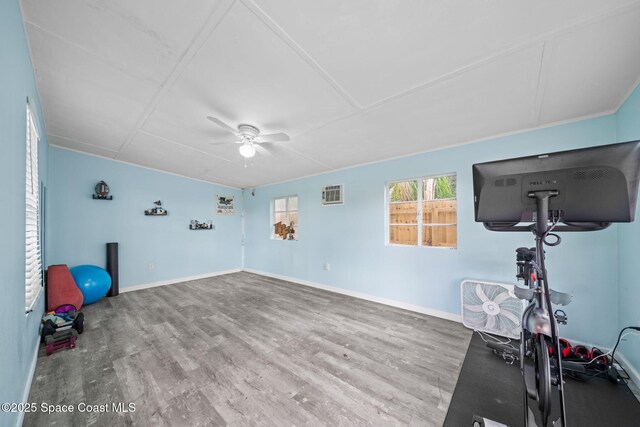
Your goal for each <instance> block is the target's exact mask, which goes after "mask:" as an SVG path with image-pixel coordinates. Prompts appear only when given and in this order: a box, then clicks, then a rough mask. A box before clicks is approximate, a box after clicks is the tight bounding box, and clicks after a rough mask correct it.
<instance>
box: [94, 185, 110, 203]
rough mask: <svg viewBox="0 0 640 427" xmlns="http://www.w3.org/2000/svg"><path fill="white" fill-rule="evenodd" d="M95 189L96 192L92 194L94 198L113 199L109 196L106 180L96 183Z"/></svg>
mask: <svg viewBox="0 0 640 427" xmlns="http://www.w3.org/2000/svg"><path fill="white" fill-rule="evenodd" d="M95 191H96V194H93V195H92V197H93V199H94V200H113V196H109V186H108V185H107V183H106V182H104V181H100V182H99V183H97V184H96V188H95Z"/></svg>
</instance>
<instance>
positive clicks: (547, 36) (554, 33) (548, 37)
mask: <svg viewBox="0 0 640 427" xmlns="http://www.w3.org/2000/svg"><path fill="white" fill-rule="evenodd" d="M638 6H640V0H635V1H633V2H631V3H627V4H625V5H623V6H620V7H618V8H616V9H612V10H610V11H608V13H605V14H602V15H592V16H589V17H587V18H585V19H583V20H581V21H576V22H573V23H571V24H568V25H566V26H564V27H562V28H558V29H555V30H550V31H547V32H545V33H543V34H540V35H539V36H537V37H535V38H534V39H531V40H527V41H524V42H521V43H519V44H516V45H514V46H510V47H508V48H505V49H503V50H501V51H498V52H497V53H495V54H492V55H491V56H488V57H485V58H483V59H479V60H477V61H476V62H473V63H471V64H467V65H463V66H461V67H459V68H457V69H455V70H453V71H451V72H449V73H447V74H443V75H441V76H438V77H436V78H434V79H431V80H429V81H426V82H423V83H420V84H418V85H417V86H414V87H412V88H410V89H407V90H406V91H404V92H401V93H398V94H395V95H392V96H389V97H387V98H383V99H381V100H378V101H376V102H373V103H371V104H368V105H366V106H363V111H367V109H369V108H375V107H379V106H382V105H385V104H387V103H389V102H393V101H395V100H396V99H400V98H403V97H405V96H408V95H411V94H413V93H415V92H418V91H420V90H421V89H425V88H428V87H431V86H435V85H437V84H440V83H442V82H444V81H446V80H449V79H451V78H453V77H457V76H458V75H460V74H464V73H466V72H467V71H472V70H474V69H476V68H479V67H481V66H483V65H487V64H489V63H491V62H494V61H497V60H499V59H502V58H504V57H507V56H509V55H511V54H513V53H516V52H518V51H521V50H524V49H526V48H529V47H531V46H535V45H536V44H539V43H542V42H546V41H553V40H554V39H555V38H557V37H559V36H561V35H564V34H565V33H569V32H572V31H575V30H576V29H578V28H580V27H583V26H587V25H591V24H593V23H596V22H599V21H604V20H605V19H609V18H611V17H613V16H616V15H619V14H621V13H623V12H626V11H627V10H628V9H634V8H636V7H638Z"/></svg>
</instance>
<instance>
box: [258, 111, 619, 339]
mask: <svg viewBox="0 0 640 427" xmlns="http://www.w3.org/2000/svg"><path fill="white" fill-rule="evenodd" d="M427 137H428V135H427ZM614 140H615V117H613V116H607V117H601V118H598V119H593V120H588V121H581V122H577V123H573V124H567V125H563V126H557V127H552V128H547V129H542V130H537V131H533V132H527V133H522V134H518V135H513V136H508V137H503V138H498V139H494V140H490V141H484V142H479V143H474V144H468V145H464V146H460V147H456V148H451V149H446V150H440V151H434V152H430V153H425V154H422V155H417V156H412V157H408V158H403V159H398V160H393V161H386V162H383V163H378V164H373V165H368V166H363V167H358V168H353V169H348V170H343V171H338V172H334V173H329V174H325V175H320V176H315V177H309V178H305V179H300V180H296V181H291V182H287V183H283V184H279V185H273V186H268V187H264V188H258V189H257V190H256V194H255V196H253V197H252V196H251V195H247V196H246V212H247V220H246V235H247V244H246V249H245V250H246V261H245V265H246V267H247V268H249V269H253V270H258V271H263V272H267V273H271V274H277V275H284V276H288V277H292V278H295V279H300V280H306V281H311V282H315V283H319V284H323V285H328V286H333V287H338V288H342V289H345V290H349V291H355V292H360V293H364V294H368V295H371V296H376V297H383V298H388V299H392V300H396V301H399V302H403V303H409V304H414V305H418V306H422V307H427V308H430V309H436V310H440V311H444V312H448V313H460V290H459V289H460V282H461V281H462V280H463V279H465V278H476V279H484V280H490V281H497V282H507V283H513V282H514V281H515V249H516V248H518V247H520V246H532V245H533V240H532V236H530V235H529V234H524V233H496V232H490V231H487V230H485V229H484V227H483V226H482V225H481V224H478V223H475V222H474V219H473V195H472V176H471V165H472V164H473V163H476V162H482V161H489V160H497V159H500V158H509V157H513V156H523V155H531V154H538V153H541V152H550V151H558V150H563V149H571V148H578V147H586V146H592V145H600V144H607V143H612V142H614ZM450 172H455V173H457V176H458V206H459V208H458V248H457V249H455V250H451V249H441V248H424V247H422V248H418V247H401V246H385V243H384V242H385V231H384V214H385V205H384V190H385V183H386V182H388V181H391V180H398V179H403V178H411V177H419V176H423V175H434V174H444V173H450ZM331 184H344V190H345V203H344V205H342V206H322V205H321V201H320V192H321V187H323V186H325V185H331ZM294 194H297V195H298V197H299V206H300V207H299V209H300V211H299V216H300V220H299V221H300V231H299V235H298V237H299V241H281V240H271V239H270V238H269V232H270V227H271V225H270V201H271V199H273V198H275V197H279V196H286V195H294ZM547 254H548V269H549V274H550V281H551V286H552V287H553V288H555V289H557V290H561V291H570V292H573V294H574V302H573V303H572V304H571V305H570V306H569V307H567V310H566V311H567V314H568V315H569V319H570V321H569V325H567V326H563V327H562V330H561V333H562V335H563V336H567V337H571V338H573V339H578V340H583V341H587V342H608V341H606V340H608V339H609V338H610V337H611V336H613V335H614V334H616V331H617V327H618V325H617V322H616V321H608V320H607V319H609V318H611V319H613V318H614V317H615V316H616V312H617V305H618V298H617V274H618V269H617V231H616V230H615V229H609V230H604V231H599V232H593V233H569V234H566V235H564V236H563V242H562V244H561V245H560V246H559V247H557V248H551V247H550V248H548V249H547ZM325 262H328V263H330V265H331V269H330V271H325V270H323V264H324V263H325ZM594 313H597V315H594Z"/></svg>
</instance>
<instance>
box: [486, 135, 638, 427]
mask: <svg viewBox="0 0 640 427" xmlns="http://www.w3.org/2000/svg"><path fill="white" fill-rule="evenodd" d="M639 182H640V141H633V142H627V143H621V144H611V145H604V146H599V147H592V148H585V149H578V150H570V151H563V152H557V153H550V154H543V155H538V156H530V157H521V158H515V159H507V160H500V161H494V162H487V163H478V164H474V165H473V184H474V208H475V220H476V222H482V223H483V224H484V226H485V228H487V229H488V230H492V231H516V232H530V233H533V235H534V238H535V248H531V249H528V248H519V249H518V250H517V251H516V264H517V267H518V272H517V277H518V278H519V279H521V280H524V284H525V287H524V288H521V287H519V286H516V287H515V289H514V294H515V296H516V297H518V298H520V299H522V300H525V301H528V305H527V307H526V308H525V309H524V311H523V315H522V322H521V334H520V351H519V352H518V354H515V352H514V351H511V352H510V353H509V357H510V358H511V359H512V360H513V359H514V358H518V359H519V360H520V368H521V371H522V376H523V392H524V393H523V395H524V398H523V403H524V411H523V412H524V425H525V426H526V427H533V426H537V427H547V426H554V427H566V425H567V421H566V419H567V417H566V410H565V403H564V390H563V378H562V371H563V364H565V365H571V363H570V362H563V361H562V360H561V358H560V355H561V354H562V348H561V344H560V342H559V337H558V324H564V323H566V321H567V318H566V315H565V314H564V312H563V311H562V310H557V311H556V312H555V313H554V311H553V305H554V304H555V305H567V304H569V302H571V296H570V295H569V294H566V293H562V292H556V291H553V290H552V289H551V288H550V287H549V279H548V273H547V270H546V267H545V251H544V246H545V245H547V246H557V245H559V244H560V241H561V239H560V236H559V235H558V234H557V233H559V232H574V231H597V230H602V229H605V228H607V227H608V226H609V225H611V223H614V222H631V221H633V220H634V216H635V210H636V202H637V196H638V184H639ZM490 347H494V350H495V349H496V348H495V345H494V346H490ZM574 365H576V366H574V367H572V368H574V369H576V370H577V369H584V368H583V367H581V366H579V365H577V364H574ZM554 407H555V408H556V409H559V411H557V412H559V417H558V418H557V419H555V420H551V419H550V418H551V411H552V409H553V408H554ZM474 422H475V420H474Z"/></svg>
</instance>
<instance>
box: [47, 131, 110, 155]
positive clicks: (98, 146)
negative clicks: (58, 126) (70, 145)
mask: <svg viewBox="0 0 640 427" xmlns="http://www.w3.org/2000/svg"><path fill="white" fill-rule="evenodd" d="M47 136H53V137H55V138H60V139H64V140H67V141H71V142H77V143H78V144H82V145H88V146H89V147H93V148H98V149H100V150H104V151H111V152H112V153H114V154H115V153H118V151H117V150H113V149H111V148H104V147H102V146H100V145H95V144H91V143H89V142H83V141H79V140H77V139H73V138H69V137H66V136H62V135H56V134H55V133H53V132H47Z"/></svg>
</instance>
